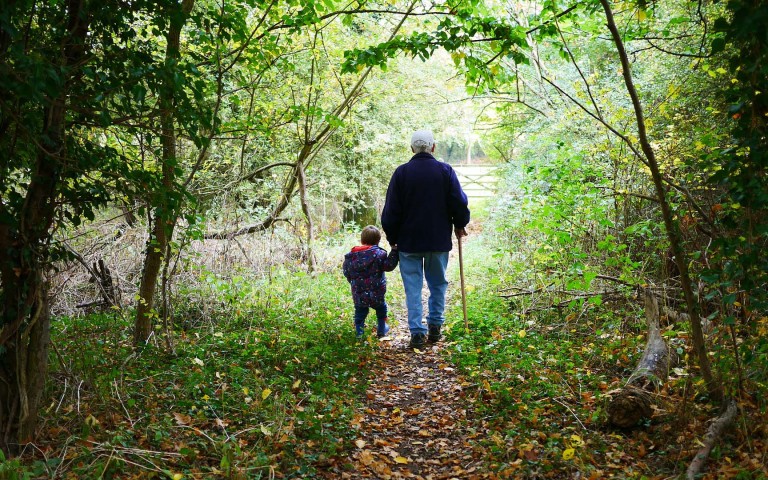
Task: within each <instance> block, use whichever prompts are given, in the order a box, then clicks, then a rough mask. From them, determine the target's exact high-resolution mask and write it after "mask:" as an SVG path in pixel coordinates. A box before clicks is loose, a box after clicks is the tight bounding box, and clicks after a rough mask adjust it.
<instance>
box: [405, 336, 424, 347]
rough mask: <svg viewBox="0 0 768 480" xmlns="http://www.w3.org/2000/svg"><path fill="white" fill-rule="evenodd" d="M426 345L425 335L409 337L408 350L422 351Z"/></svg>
mask: <svg viewBox="0 0 768 480" xmlns="http://www.w3.org/2000/svg"><path fill="white" fill-rule="evenodd" d="M426 344H427V334H426V333H414V334H413V335H411V343H409V344H408V348H418V349H422V348H424V345H426Z"/></svg>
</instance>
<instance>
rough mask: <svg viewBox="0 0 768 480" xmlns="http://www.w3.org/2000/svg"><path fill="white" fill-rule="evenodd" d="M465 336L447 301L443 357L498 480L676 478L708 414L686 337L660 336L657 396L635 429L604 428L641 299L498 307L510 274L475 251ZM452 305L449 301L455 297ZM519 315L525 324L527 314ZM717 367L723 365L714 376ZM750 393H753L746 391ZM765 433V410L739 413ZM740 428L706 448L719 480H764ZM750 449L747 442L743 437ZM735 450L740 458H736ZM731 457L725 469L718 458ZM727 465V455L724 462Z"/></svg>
mask: <svg viewBox="0 0 768 480" xmlns="http://www.w3.org/2000/svg"><path fill="white" fill-rule="evenodd" d="M470 251H472V252H473V257H472V258H470V259H469V261H468V262H467V263H468V264H469V266H468V268H466V270H469V271H471V272H473V276H471V277H469V278H468V280H469V281H468V287H467V290H468V305H467V318H468V328H465V326H464V324H463V323H464V320H463V318H462V312H461V309H460V307H459V306H458V299H457V298H455V299H454V302H453V305H454V308H453V309H452V310H451V311H450V315H449V319H448V323H449V325H450V328H449V329H448V335H447V337H448V338H447V341H448V342H449V345H450V350H449V352H450V353H449V355H450V358H451V360H452V361H453V362H454V363H455V364H457V365H458V366H459V367H460V369H461V371H462V373H463V375H464V376H465V377H466V382H465V392H466V393H465V394H466V395H467V397H468V398H469V399H470V400H471V401H473V402H474V405H475V408H476V410H477V412H476V415H477V417H478V418H479V419H481V421H482V425H483V426H482V429H483V430H484V431H485V432H487V435H481V436H480V438H482V440H480V441H479V442H478V446H477V448H479V449H480V450H481V451H483V452H484V455H485V456H486V458H487V459H488V460H489V461H490V462H491V463H492V467H493V468H494V469H495V470H496V471H497V472H498V473H499V475H500V476H502V477H503V478H606V477H611V478H639V479H642V478H665V477H674V476H676V475H680V474H681V473H682V472H684V471H685V469H686V468H687V464H688V462H690V460H691V459H692V458H693V456H694V455H695V453H696V451H697V449H698V448H699V446H700V445H701V444H700V443H699V442H698V440H697V439H698V438H701V437H702V436H703V434H704V431H703V430H704V427H703V426H704V425H706V424H707V423H708V422H709V420H710V419H711V418H712V417H713V416H716V415H717V411H716V410H712V408H711V403H709V402H708V401H707V399H706V398H705V397H704V396H702V395H701V394H700V393H701V392H702V391H704V388H703V381H702V380H701V379H700V378H698V377H697V376H696V371H695V370H693V371H688V370H689V363H690V358H691V356H692V355H693V354H692V352H691V350H690V346H689V343H688V342H687V337H688V334H687V331H685V330H684V329H683V330H681V331H678V330H676V329H674V328H672V326H669V327H667V328H665V329H664V332H663V335H664V337H665V338H666V339H667V341H668V343H669V344H670V345H671V348H672V349H674V350H676V352H677V353H678V354H679V355H680V357H681V359H682V363H681V364H680V365H678V366H677V367H675V368H674V369H673V370H672V371H671V372H670V378H669V380H668V381H667V382H666V386H665V387H664V388H663V389H662V390H661V391H660V392H659V394H658V395H657V396H656V400H655V402H656V406H655V412H654V415H653V416H652V418H649V419H647V420H646V421H645V422H644V423H643V424H642V425H639V426H638V427H637V428H635V429H631V430H622V429H616V428H613V427H611V426H610V425H609V424H608V422H607V415H606V413H605V408H606V405H607V403H608V402H609V401H610V398H611V394H612V392H613V391H615V390H616V389H618V388H620V387H621V386H623V385H624V382H625V381H626V379H627V378H628V377H629V375H630V374H631V373H632V370H633V369H634V366H635V365H636V364H637V362H638V360H639V359H640V357H641V356H642V354H643V349H644V346H645V342H646V329H647V327H646V325H645V320H644V315H643V311H642V309H640V307H639V306H638V305H641V304H642V302H641V300H639V299H637V298H634V297H633V296H632V295H627V296H626V297H625V298H623V299H619V300H612V301H611V302H605V303H599V304H592V303H590V302H588V301H585V300H582V301H577V302H573V304H572V305H568V306H565V307H562V308H551V309H549V308H540V309H532V308H531V309H528V308H526V307H530V302H527V303H526V302H525V301H523V300H520V299H519V297H513V298H509V299H507V298H504V297H502V296H501V294H500V293H501V291H502V289H501V288H500V287H501V285H503V284H505V283H508V282H514V280H515V279H514V276H513V275H514V273H515V272H514V266H510V263H509V262H504V261H502V262H499V261H498V258H499V256H500V254H498V253H496V252H495V251H494V250H493V249H491V248H490V247H489V246H487V245H485V242H484V241H482V240H477V241H475V244H474V245H473V247H472V248H471V250H470ZM457 296H458V294H456V297H457ZM526 312H527V313H526ZM721 366H722V365H721ZM752 387H753V388H758V389H759V382H755V383H752ZM750 416H751V418H752V421H754V422H758V425H759V424H760V423H764V421H765V409H764V407H758V408H757V409H756V410H755V411H752V412H751V414H750ZM759 428H760V427H757V428H754V427H750V428H746V425H744V424H742V425H740V426H739V428H738V429H737V430H738V431H737V432H735V435H734V436H733V437H731V438H730V439H728V440H726V441H727V442H733V443H732V444H730V446H729V447H728V448H725V447H723V448H722V449H721V448H720V447H718V448H716V449H715V453H714V454H713V457H714V458H713V459H712V460H711V463H714V464H718V463H719V466H718V467H717V471H718V474H717V475H718V476H719V475H723V474H726V473H725V472H727V475H728V476H735V477H737V478H765V477H764V473H763V472H764V466H763V462H764V460H765V456H764V453H763V454H762V456H761V454H760V452H761V451H762V448H763V446H764V445H765V433H764V432H762V433H761V431H760V430H759ZM752 432H754V433H756V437H755V438H751V439H750V438H749V437H750V436H751V433H752ZM739 445H742V446H743V447H744V448H740V447H739ZM728 449H731V450H737V451H738V453H736V454H735V456H736V458H734V457H732V456H727V455H726V454H725V453H724V452H725V451H728ZM731 455H733V454H731Z"/></svg>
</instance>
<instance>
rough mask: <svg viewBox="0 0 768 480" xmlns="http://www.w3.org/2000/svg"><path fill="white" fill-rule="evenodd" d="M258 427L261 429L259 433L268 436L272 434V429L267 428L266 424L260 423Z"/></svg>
mask: <svg viewBox="0 0 768 480" xmlns="http://www.w3.org/2000/svg"><path fill="white" fill-rule="evenodd" d="M259 428H260V429H261V433H263V434H264V435H266V436H268V437H271V436H272V431H271V430H270V429H269V428H267V427H266V425H260V426H259Z"/></svg>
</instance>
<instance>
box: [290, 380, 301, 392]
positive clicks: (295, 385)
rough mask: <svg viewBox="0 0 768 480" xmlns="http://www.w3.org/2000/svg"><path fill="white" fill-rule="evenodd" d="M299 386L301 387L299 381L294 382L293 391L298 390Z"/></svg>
mask: <svg viewBox="0 0 768 480" xmlns="http://www.w3.org/2000/svg"><path fill="white" fill-rule="evenodd" d="M299 385H301V379H299V380H296V381H295V382H293V387H292V388H293V389H294V390H296V389H297V388H299Z"/></svg>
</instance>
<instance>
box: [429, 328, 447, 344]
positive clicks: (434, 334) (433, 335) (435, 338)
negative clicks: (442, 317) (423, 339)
mask: <svg viewBox="0 0 768 480" xmlns="http://www.w3.org/2000/svg"><path fill="white" fill-rule="evenodd" d="M441 338H443V336H442V335H441V334H440V325H430V326H429V335H428V336H427V341H429V343H437V342H439V341H440V339H441Z"/></svg>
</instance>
